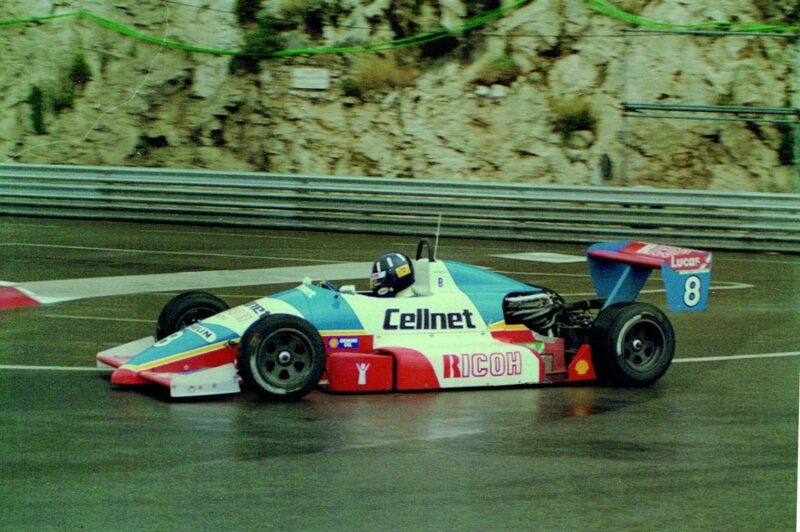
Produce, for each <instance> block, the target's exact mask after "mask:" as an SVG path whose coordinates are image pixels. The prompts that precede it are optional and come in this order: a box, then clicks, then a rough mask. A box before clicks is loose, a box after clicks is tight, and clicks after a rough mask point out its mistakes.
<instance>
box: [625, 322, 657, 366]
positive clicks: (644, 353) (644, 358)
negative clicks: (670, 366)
mask: <svg viewBox="0 0 800 532" xmlns="http://www.w3.org/2000/svg"><path fill="white" fill-rule="evenodd" d="M623 338H624V339H623V341H622V346H621V347H622V349H621V353H620V354H621V356H622V360H623V361H624V362H625V364H626V365H627V366H628V367H629V368H631V369H632V370H634V371H637V372H642V371H647V370H649V369H650V368H652V367H653V366H654V365H656V364H658V362H659V360H660V359H661V355H662V353H663V352H664V343H665V340H664V333H663V331H662V330H661V327H659V326H658V324H657V323H655V322H653V321H650V320H642V321H638V322H636V323H633V324H632V325H630V327H629V328H628V330H627V331H626V332H625V334H624V335H623Z"/></svg>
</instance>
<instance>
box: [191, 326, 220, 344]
mask: <svg viewBox="0 0 800 532" xmlns="http://www.w3.org/2000/svg"><path fill="white" fill-rule="evenodd" d="M188 329H189V330H190V331H192V332H193V333H195V334H196V335H198V336H199V337H200V338H202V339H203V340H205V341H206V342H208V343H212V342H215V341H216V340H217V335H216V334H215V333H214V331H212V330H211V329H209V328H208V327H204V326H203V325H200V324H199V323H193V324H191V325H190V326H189V327H188Z"/></svg>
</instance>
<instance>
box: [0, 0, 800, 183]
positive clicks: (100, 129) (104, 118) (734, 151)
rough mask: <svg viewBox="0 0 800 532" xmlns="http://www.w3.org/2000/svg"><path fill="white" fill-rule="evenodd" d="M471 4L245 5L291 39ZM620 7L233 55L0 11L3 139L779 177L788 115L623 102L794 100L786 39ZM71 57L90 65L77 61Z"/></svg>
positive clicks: (150, 22) (400, 171)
mask: <svg viewBox="0 0 800 532" xmlns="http://www.w3.org/2000/svg"><path fill="white" fill-rule="evenodd" d="M191 4H195V5H191ZM763 4H765V3H764V2H761V1H759V0H752V1H751V0H721V1H712V0H701V1H692V2H689V1H683V0H662V1H658V0H655V1H645V0H638V1H636V0H630V1H627V2H619V3H618V5H619V6H620V7H623V8H625V9H628V10H630V11H632V12H635V13H637V14H640V15H642V16H645V17H647V18H650V19H655V20H663V21H669V22H702V21H707V20H725V19H731V18H732V17H733V16H735V17H736V18H737V20H739V21H764V20H765V17H772V20H773V21H776V20H777V21H780V17H782V16H783V17H791V16H793V14H792V13H788V12H787V13H782V12H780V10H777V11H776V10H775V8H766V7H763ZM767 4H768V3H767ZM236 5H237V3H236V2H234V1H233V0H218V1H214V2H210V1H207V0H206V1H203V0H194V2H191V1H190V2H177V1H163V0H142V1H139V2H125V1H124V0H123V1H121V2H116V3H109V2H105V1H99V0H85V1H83V2H70V1H66V0H60V1H49V0H35V1H24V2H23V1H22V0H7V1H5V2H3V3H2V5H0V19H13V18H22V17H27V16H33V15H48V14H55V13H65V12H71V11H75V10H77V9H79V8H83V9H87V10H89V11H91V12H93V13H95V14H97V15H99V16H101V17H105V18H107V19H111V20H114V21H117V22H119V23H121V24H124V25H126V26H128V27H131V28H133V29H135V30H136V31H139V32H142V33H145V34H148V35H151V36H154V37H158V38H165V39H170V40H175V41H181V42H186V43H191V44H196V45H201V46H208V47H214V48H222V49H231V50H233V49H241V48H242V47H243V46H244V45H245V41H246V35H247V34H248V33H249V32H253V31H254V30H255V27H256V24H255V23H254V22H245V23H241V22H240V21H239V20H237V15H236ZM476 5H478V4H476V3H475V2H465V1H464V0H440V1H438V2H437V1H433V2H432V1H431V0H421V1H417V2H399V1H398V0H375V1H373V2H358V1H357V0H337V1H333V0H330V1H324V0H280V1H278V0H276V1H275V2H274V3H269V2H266V1H264V2H262V8H263V10H262V14H263V13H265V12H270V13H272V14H273V15H274V17H275V20H277V21H279V22H281V23H282V24H280V28H279V29H280V30H281V33H280V35H281V38H282V40H283V45H284V46H288V47H291V48H297V47H303V46H342V45H346V44H352V43H360V42H364V41H372V42H379V41H386V40H390V39H394V38H398V37H402V36H404V35H409V34H415V33H419V32H422V31H426V30H432V29H436V28H439V27H442V26H444V27H448V28H457V27H459V26H460V25H461V24H462V23H463V21H464V20H465V19H466V18H467V17H469V16H472V15H473V14H474V13H475V12H476V9H477V12H482V10H483V9H482V8H481V6H490V7H491V4H490V3H489V2H487V1H486V0H484V1H483V2H482V3H480V5H478V7H477V8H476ZM320 6H321V7H320ZM314 9H317V11H313V10H314ZM769 9H772V11H769ZM312 15H313V16H312ZM292 20H294V21H295V22H292ZM626 28H627V26H625V25H624V24H622V23H620V22H617V21H615V20H613V19H610V18H607V17H604V16H601V15H598V14H596V13H594V12H592V11H590V10H588V9H587V8H586V7H585V6H584V5H583V3H582V2H578V1H573V0H533V1H531V2H530V3H528V4H526V5H524V6H523V7H521V8H519V9H516V10H513V11H510V12H508V13H507V14H506V15H505V16H504V17H503V18H501V19H499V20H498V21H495V22H492V23H490V24H489V25H486V26H483V27H481V28H479V29H478V30H475V31H472V32H470V33H469V34H466V35H460V36H459V37H457V38H456V39H448V40H446V41H442V42H440V43H438V44H437V45H436V46H427V47H425V48H406V49H402V50H400V51H398V52H394V53H393V54H383V55H377V56H376V55H374V54H344V55H342V54H321V55H309V56H298V57H291V58H283V59H269V60H263V61H261V62H260V63H259V64H258V68H250V69H248V68H244V69H241V68H240V69H238V70H235V69H232V68H231V58H230V57H224V56H223V57H219V56H214V55H209V54H201V53H188V52H185V51H181V50H176V49H173V48H168V47H163V46H159V45H154V44H150V43H145V42H141V41H138V40H135V39H133V38H131V37H127V36H123V35H120V34H119V33H116V32H114V31H111V30H109V29H106V28H102V27H99V26H97V25H95V24H93V23H91V22H90V21H88V20H85V19H80V18H76V17H71V18H63V19H56V20H51V21H49V22H47V23H42V24H28V25H12V26H0V48H1V49H2V55H0V110H1V111H0V160H2V161H17V162H38V163H62V164H100V165H120V166H131V165H136V166H164V167H173V168H206V169H218V170H256V171H268V172H288V173H305V174H333V175H366V176H386V177H400V178H416V179H470V180H488V181H514V182H537V183H561V184H592V183H594V184H614V185H620V184H621V185H631V186H636V185H644V186H657V187H674V188H692V189H720V190H735V191H769V192H791V191H792V187H793V184H792V183H793V175H794V174H793V167H792V166H791V156H792V141H793V137H792V134H791V128H790V127H788V126H775V125H772V124H766V123H760V122H732V121H697V120H685V119H684V120H671V119H663V118H641V117H639V118H625V117H624V114H625V113H624V109H623V105H622V104H623V102H636V103H653V104H661V105H663V104H683V105H687V104H693V105H694V104H703V105H725V106H733V105H736V106H759V107H776V108H777V107H798V104H797V102H796V101H795V100H796V93H795V90H796V88H797V87H798V85H800V82H797V81H796V79H795V77H796V75H797V74H796V72H794V71H793V65H794V64H795V63H796V60H797V53H798V52H797V51H796V49H795V47H794V42H793V41H791V40H789V39H786V38H781V37H755V36H750V37H741V36H739V37H733V36H729V37H706V36H703V37H698V36H688V35H668V36H667V35H653V34H640V33H636V34H630V33H629V34H627V36H623V33H622V30H623V29H626ZM76 61H77V62H79V61H84V62H85V64H86V65H87V66H88V73H89V77H90V78H91V79H89V80H88V81H87V80H84V79H80V78H79V77H78V79H77V80H76V75H75V65H76ZM309 67H313V68H319V69H325V70H326V72H323V74H327V75H328V76H329V79H328V80H327V88H326V89H304V88H296V87H295V86H296V85H297V83H296V82H293V77H295V76H297V73H298V69H300V68H309ZM234 70H235V71H234ZM34 87H36V88H38V89H40V90H41V91H42V93H43V95H44V97H43V98H42V100H41V103H40V104H37V103H35V98H32V91H33V88H34ZM37 106H38V107H39V111H40V112H39V116H38V119H37V117H36V116H35V114H36V110H35V108H36V107H37ZM658 113H661V111H658ZM642 114H654V112H650V113H645V112H640V113H639V115H642ZM669 114H670V116H675V115H677V114H681V115H686V114H688V113H685V112H682V113H676V112H671V113H669ZM698 114H703V113H692V116H697V115H698ZM707 114H708V113H704V115H707ZM716 116H723V117H724V118H731V115H716ZM754 118H767V117H766V116H757V117H756V116H754ZM772 118H774V117H772Z"/></svg>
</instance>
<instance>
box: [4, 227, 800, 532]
mask: <svg viewBox="0 0 800 532" xmlns="http://www.w3.org/2000/svg"><path fill="white" fill-rule="evenodd" d="M414 245H415V241H414V239H410V238H402V237H401V238H397V237H387V238H385V239H379V238H377V237H374V236H369V237H366V236H352V235H341V234H328V233H299V232H298V233H294V232H286V231H280V232H274V231H265V230H233V229H215V228H208V227H174V226H166V225H134V224H121V223H96V222H79V221H63V220H47V219H18V218H0V257H2V259H1V260H0V280H2V281H15V282H23V281H35V280H48V279H65V278H84V277H95V276H106V275H134V274H144V273H166V272H178V271H201V270H217V269H240V268H241V269H246V268H267V267H288V266H293V265H304V264H311V263H312V262H311V261H319V260H330V261H362V260H370V259H372V258H373V257H374V256H377V255H378V254H380V253H382V252H384V251H387V250H389V249H395V248H397V249H399V250H401V251H406V252H408V253H412V252H413V249H414ZM522 251H557V252H561V253H569V254H580V253H581V252H582V250H581V249H580V248H579V247H577V246H572V245H563V246H560V245H552V244H536V243H518V242H489V241H475V242H473V241H464V240H452V239H444V240H443V241H442V243H441V245H440V250H439V255H440V256H441V257H443V258H451V259H456V260H462V261H466V262H472V263H477V264H480V265H484V266H491V267H494V268H496V269H498V270H501V271H514V272H521V273H520V275H521V276H520V277H519V278H521V279H522V280H526V281H529V282H538V283H540V284H544V285H547V286H550V287H552V288H554V289H556V290H558V291H560V292H563V293H565V294H567V295H568V298H569V294H582V293H585V292H589V291H590V290H591V285H590V281H589V278H588V276H587V275H586V266H585V264H562V265H558V264H546V263H536V262H523V261H518V260H510V259H500V258H496V257H492V256H490V255H492V254H500V253H513V252H522ZM206 253H209V254H213V255H214V256H204V254H206ZM247 257H253V258H247ZM714 267H715V271H714V283H713V287H715V289H713V290H712V294H711V306H710V309H709V310H708V311H707V312H705V313H701V314H694V315H675V314H671V315H670V317H671V318H672V320H673V323H674V325H675V328H676V332H677V335H678V347H677V353H676V359H677V360H676V363H675V364H674V365H673V366H672V368H671V369H670V371H669V372H668V373H667V375H666V376H665V377H664V378H663V379H662V380H661V381H660V382H659V383H658V384H657V385H656V386H654V387H652V388H649V389H644V390H628V389H614V388H605V387H600V386H582V387H540V388H525V389H507V390H490V391H460V392H450V393H416V394H393V395H370V396H347V395H336V396H332V395H325V394H323V393H320V392H313V393H312V394H311V395H310V396H308V397H307V399H306V400H304V401H302V402H300V403H298V404H289V405H282V404H268V403H264V402H262V401H260V400H259V399H257V398H256V397H255V396H251V395H240V396H233V397H226V398H216V399H210V400H199V401H198V400H192V401H175V400H170V399H169V398H168V397H166V396H165V394H164V393H162V392H161V391H160V390H144V391H143V390H141V389H136V390H127V389H118V388H115V387H114V386H112V385H111V384H110V383H109V382H108V380H107V374H104V373H98V372H96V371H92V370H89V371H74V370H67V369H66V368H91V367H92V366H93V364H94V354H95V352H97V351H98V350H102V349H105V348H108V347H111V346H113V345H117V344H119V343H123V342H125V341H128V340H131V339H135V338H138V337H140V336H145V335H148V334H151V331H152V329H153V328H154V323H155V317H156V316H157V314H158V312H159V310H160V308H161V306H162V305H163V304H164V303H165V302H166V301H167V300H168V299H169V298H170V297H171V296H172V295H174V294H166V293H159V294H141V295H133V296H120V297H109V298H102V299H92V300H84V301H75V302H70V303H63V304H59V305H55V306H49V307H37V308H27V309H18V310H12V311H7V312H4V313H0V365H2V369H0V426H2V429H0V430H1V431H2V432H0V529H14V530H16V529H30V530H34V529H36V530H39V529H42V528H48V529H53V528H55V529H65V530H74V529H79V528H81V529H87V530H103V529H112V528H113V529H134V528H135V529H139V530H167V529H179V530H198V529H208V530H211V529H255V528H259V529H344V530H374V529H395V530H399V529H435V530H452V529H460V530H476V529H482V530H511V529H513V530H521V529H526V530H527V529H537V530H549V529H572V530H609V529H635V530H648V529H652V530H654V529H659V530H666V529H669V530H706V529H728V530H756V529H758V530H794V529H795V520H796V516H797V506H796V495H797V480H796V479H797V456H798V440H797V438H798V398H799V397H800V390H799V388H798V382H799V376H800V371H799V370H800V357H798V356H796V355H797V352H798V351H800V345H798V341H797V333H798V331H800V257H797V256H785V255H750V254H732V253H717V254H716V255H715V266H714ZM366 276H367V272H366V271H365V272H364V278H366ZM747 285H751V287H748V286H747ZM362 286H363V281H362ZM284 287H285V286H269V287H243V288H241V287H240V288H223V289H220V290H215V291H214V292H215V293H217V294H219V295H223V297H225V298H226V299H227V300H228V301H229V302H230V303H232V304H239V303H243V302H245V301H247V300H249V299H253V298H255V297H258V296H260V295H263V294H264V293H268V292H273V291H277V290H278V289H282V288H284ZM646 288H648V289H649V288H653V289H655V288H659V286H658V283H657V282H655V281H651V282H650V283H649V284H648V286H647V287H646ZM574 297H583V296H577V295H576V296H574ZM643 300H645V301H650V302H653V303H657V304H659V305H660V306H662V308H664V307H666V303H665V302H664V299H663V295H662V294H646V295H645V296H644V297H643ZM771 353H794V354H792V355H789V356H783V357H773V356H767V354H771ZM737 355H764V356H759V357H755V358H741V359H725V360H719V361H703V360H699V361H697V360H695V359H698V358H699V359H703V358H708V357H731V356H737ZM18 365H27V366H47V367H53V366H58V367H62V366H63V367H66V368H64V369H57V370H56V369H14V368H13V366H18Z"/></svg>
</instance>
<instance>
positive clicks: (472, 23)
mask: <svg viewBox="0 0 800 532" xmlns="http://www.w3.org/2000/svg"><path fill="white" fill-rule="evenodd" d="M529 1H531V0H516V1H515V2H513V3H511V4H509V5H506V6H503V7H500V8H497V9H493V10H491V11H487V12H486V13H483V14H482V15H478V16H476V17H472V18H470V19H467V20H466V21H465V22H464V23H463V24H462V25H461V26H459V27H458V28H454V29H447V28H440V29H437V30H434V31H429V32H425V33H420V34H417V35H413V36H410V37H404V38H401V39H393V40H389V41H383V42H378V43H366V44H359V45H354V46H344V47H309V48H293V49H289V50H276V51H274V52H270V53H269V54H263V55H265V56H267V57H286V56H292V55H313V54H346V53H356V52H382V51H388V50H395V49H398V48H406V47H409V46H418V45H422V44H425V43H429V42H432V41H436V40H439V39H444V38H446V37H450V36H453V35H458V34H460V33H464V32H466V31H469V30H472V29H475V28H477V27H479V26H482V25H484V24H486V23H488V22H490V21H492V20H495V19H497V18H499V17H502V16H503V15H504V14H505V13H507V12H508V11H511V10H513V9H516V8H518V7H520V6H522V5H523V4H526V3H528V2H529ZM70 17H73V18H80V19H84V20H87V21H89V22H91V23H93V24H96V25H98V26H101V27H103V28H107V29H110V30H113V31H116V32H118V33H121V34H122V35H127V36H129V37H133V38H135V39H138V40H140V41H145V42H149V43H152V44H158V45H161V46H168V47H171V48H178V49H180V50H185V51H188V52H198V53H206V54H214V55H229V56H236V55H259V54H248V53H245V52H242V51H239V50H223V49H219V48H209V47H205V46H196V45H192V44H187V43H183V42H179V41H172V40H169V39H161V38H158V37H153V36H152V35H147V34H146V33H142V32H140V31H137V30H135V29H133V28H130V27H128V26H125V25H123V24H119V23H117V22H114V21H113V20H110V19H107V18H104V17H101V16H98V15H95V14H94V13H92V12H91V11H88V10H85V9H81V10H79V11H72V12H69V13H60V14H57V15H47V16H41V17H27V18H19V19H11V20H0V26H11V25H16V24H34V23H43V22H48V21H51V20H55V19H62V18H70Z"/></svg>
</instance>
